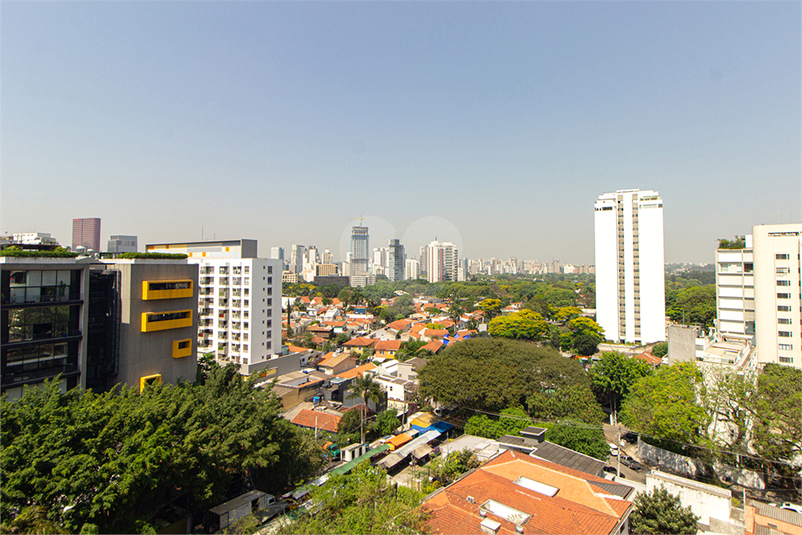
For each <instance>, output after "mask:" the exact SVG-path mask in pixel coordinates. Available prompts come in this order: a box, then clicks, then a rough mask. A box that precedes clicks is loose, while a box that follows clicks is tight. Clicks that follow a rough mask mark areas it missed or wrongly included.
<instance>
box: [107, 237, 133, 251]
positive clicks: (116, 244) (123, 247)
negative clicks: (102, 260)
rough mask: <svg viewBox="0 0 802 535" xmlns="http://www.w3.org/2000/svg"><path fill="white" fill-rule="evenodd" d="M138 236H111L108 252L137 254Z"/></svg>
mask: <svg viewBox="0 0 802 535" xmlns="http://www.w3.org/2000/svg"><path fill="white" fill-rule="evenodd" d="M136 242H137V238H136V236H110V237H109V244H108V247H107V248H106V250H107V251H108V252H110V253H135V252H136V251H137V247H138V246H137V243H136Z"/></svg>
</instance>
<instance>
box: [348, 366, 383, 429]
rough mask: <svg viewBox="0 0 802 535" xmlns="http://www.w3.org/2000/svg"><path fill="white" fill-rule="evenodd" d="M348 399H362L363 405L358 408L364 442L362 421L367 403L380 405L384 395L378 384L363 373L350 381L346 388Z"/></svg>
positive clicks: (371, 377) (370, 376)
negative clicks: (371, 402)
mask: <svg viewBox="0 0 802 535" xmlns="http://www.w3.org/2000/svg"><path fill="white" fill-rule="evenodd" d="M348 392H349V394H348V397H349V398H355V397H357V398H362V403H364V405H365V406H364V407H361V408H360V413H361V415H362V427H363V429H362V442H365V431H364V419H365V412H366V411H367V407H368V401H373V402H374V403H377V404H378V403H380V402H381V400H382V399H383V397H384V393H383V392H382V389H381V387H380V386H379V383H377V382H376V381H374V380H373V376H372V375H370V374H367V373H363V374H362V375H361V376H359V377H355V378H354V379H352V380H351V385H350V386H349V387H348Z"/></svg>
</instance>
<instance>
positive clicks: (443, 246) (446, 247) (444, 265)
mask: <svg viewBox="0 0 802 535" xmlns="http://www.w3.org/2000/svg"><path fill="white" fill-rule="evenodd" d="M458 267H459V253H458V251H457V246H456V245H454V244H453V243H450V242H439V241H436V240H435V241H433V242H432V243H430V244H429V245H428V246H427V248H426V277H427V279H428V280H429V282H443V281H456V280H457V278H458V277H457V269H458Z"/></svg>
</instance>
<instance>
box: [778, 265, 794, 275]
mask: <svg viewBox="0 0 802 535" xmlns="http://www.w3.org/2000/svg"><path fill="white" fill-rule="evenodd" d="M786 273H791V268H787V267H778V268H777V275H785V274H786Z"/></svg>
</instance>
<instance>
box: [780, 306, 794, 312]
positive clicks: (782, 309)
mask: <svg viewBox="0 0 802 535" xmlns="http://www.w3.org/2000/svg"><path fill="white" fill-rule="evenodd" d="M777 312H791V305H777Z"/></svg>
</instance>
